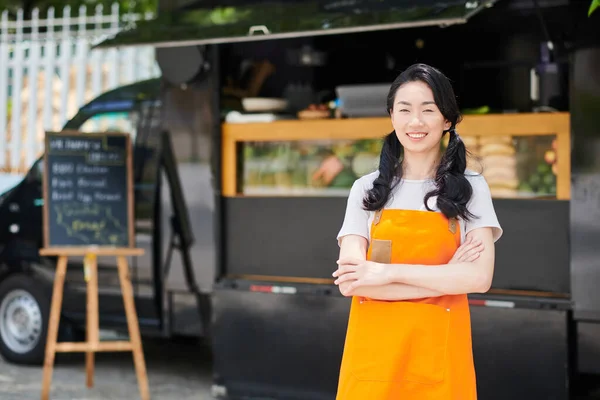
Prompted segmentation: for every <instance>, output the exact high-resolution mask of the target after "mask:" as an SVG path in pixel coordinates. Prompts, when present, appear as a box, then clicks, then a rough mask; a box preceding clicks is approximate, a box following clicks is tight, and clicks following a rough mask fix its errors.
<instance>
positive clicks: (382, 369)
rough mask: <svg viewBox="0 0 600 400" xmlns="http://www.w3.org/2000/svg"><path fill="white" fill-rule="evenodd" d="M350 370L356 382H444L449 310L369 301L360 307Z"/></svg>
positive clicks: (412, 304) (404, 303) (438, 307)
mask: <svg viewBox="0 0 600 400" xmlns="http://www.w3.org/2000/svg"><path fill="white" fill-rule="evenodd" d="M358 308H359V310H357V311H358V315H357V318H356V322H355V333H354V339H355V340H354V343H352V347H353V349H352V361H351V368H350V369H351V370H352V373H353V375H354V376H355V377H356V379H359V380H365V381H380V382H397V383H400V382H406V381H410V382H419V383H423V384H435V383H439V382H441V381H443V380H444V375H445V370H446V357H447V349H448V343H447V342H448V333H449V329H450V312H449V311H447V310H446V309H445V308H442V307H440V306H437V305H434V304H424V303H413V302H408V301H398V302H383V301H376V300H367V301H365V302H363V303H362V304H360V305H358Z"/></svg>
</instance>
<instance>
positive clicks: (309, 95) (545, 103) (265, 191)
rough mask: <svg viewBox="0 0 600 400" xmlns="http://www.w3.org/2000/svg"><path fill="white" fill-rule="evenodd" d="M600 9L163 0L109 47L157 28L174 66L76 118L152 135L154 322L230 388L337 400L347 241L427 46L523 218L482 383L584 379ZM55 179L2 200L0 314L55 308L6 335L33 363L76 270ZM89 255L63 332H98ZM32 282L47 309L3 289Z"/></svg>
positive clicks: (141, 147)
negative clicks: (183, 339)
mask: <svg viewBox="0 0 600 400" xmlns="http://www.w3.org/2000/svg"><path fill="white" fill-rule="evenodd" d="M589 3H590V2H588V1H567V0H564V1H562V0H556V1H551V0H548V1H542V0H540V1H535V2H531V1H525V0H499V1H482V2H479V1H466V0H465V1H462V0H456V1H454V0H451V1H437V0H436V1H433V0H421V1H416V0H414V1H413V0H396V1H392V0H384V1H369V0H356V1H348V2H346V1H339V2H338V1H302V2H300V1H291V2H285V3H284V2H275V1H242V0H238V1H235V0H231V1H220V2H211V1H184V0H180V1H169V2H167V1H163V2H160V6H159V14H158V17H157V18H156V19H155V20H153V21H149V22H140V23H139V24H138V25H137V26H136V27H135V28H134V29H132V30H127V31H123V32H122V33H120V34H118V35H117V36H116V37H114V38H112V39H109V40H107V41H105V42H103V43H101V44H100V46H103V47H108V46H132V45H140V44H152V45H154V46H155V48H156V59H157V62H158V64H159V66H160V69H161V71H162V76H161V78H160V79H156V80H151V81H147V82H142V83H139V84H135V85H130V86H128V87H125V88H120V89H118V90H116V91H114V92H111V93H107V94H105V95H104V96H103V97H100V98H98V99H96V100H94V101H92V102H91V103H90V104H88V105H87V106H85V107H83V108H82V110H81V111H80V112H79V113H78V115H77V116H76V117H75V118H74V119H73V120H72V121H71V122H69V124H68V126H67V127H66V128H68V129H71V130H80V131H90V132H91V131H94V130H98V129H115V130H121V131H129V132H131V133H132V135H133V136H134V143H135V153H134V157H135V163H134V171H135V174H136V175H135V176H136V181H135V196H136V241H137V243H138V245H139V246H140V247H145V248H146V249H147V250H148V251H147V252H146V256H144V257H142V258H141V259H140V260H138V261H136V262H137V264H136V262H134V264H133V266H132V271H133V272H132V279H133V281H134V288H137V290H136V305H137V307H138V313H139V314H140V324H141V325H142V328H143V330H142V332H143V333H145V334H147V335H162V336H172V335H192V336H200V337H203V338H205V339H206V341H207V343H208V344H209V345H210V347H211V350H212V354H213V360H214V394H215V395H217V396H223V397H228V398H231V399H241V398H261V399H263V398H268V399H303V400H304V399H315V400H317V399H319V400H320V399H333V398H334V395H335V389H336V384H337V374H338V368H339V363H340V361H341V355H342V348H343V341H344V336H345V330H346V323H347V316H348V311H349V305H350V301H349V299H348V298H345V297H343V296H342V295H341V294H340V293H339V291H338V290H337V287H336V286H335V285H334V284H333V279H332V277H331V273H332V272H333V270H334V269H335V261H336V259H337V256H338V247H337V245H336V242H335V236H336V234H337V232H338V230H339V228H340V226H341V222H342V219H343V215H344V211H345V207H346V197H347V195H348V193H349V189H350V186H351V185H352V183H353V182H354V180H355V179H357V178H358V177H360V176H362V175H364V174H365V173H368V172H371V171H373V170H375V169H376V168H377V162H378V152H379V149H380V146H381V138H382V137H383V136H384V135H385V134H387V133H389V132H390V131H391V130H392V127H391V123H390V121H389V118H388V117H387V113H386V110H385V97H386V94H387V90H388V88H389V85H390V83H391V81H392V80H393V79H394V78H395V76H396V75H397V74H398V73H399V71H401V70H402V69H403V68H405V67H407V66H408V65H410V64H412V63H414V62H425V63H428V64H431V65H434V66H436V67H438V68H440V69H441V70H442V71H444V72H445V73H446V74H447V75H448V76H449V77H450V78H451V80H452V81H453V83H454V86H455V90H456V93H457V96H458V100H459V104H460V106H461V108H462V111H463V114H464V120H463V121H462V122H461V123H460V124H459V125H458V128H457V130H458V132H459V133H460V135H461V137H462V138H463V140H464V141H465V143H466V145H467V148H468V150H469V151H470V152H471V153H472V154H473V157H472V158H471V159H470V166H469V167H470V168H471V169H474V170H476V171H477V170H478V171H481V173H482V174H483V175H484V176H485V178H486V180H487V181H488V184H489V185H490V188H491V190H492V195H493V198H494V206H495V209H496V212H497V214H498V218H499V220H500V223H501V225H502V227H503V228H504V235H503V237H502V238H501V240H500V241H499V242H498V243H497V246H496V254H497V256H496V268H495V274H494V280H493V284H492V288H491V289H490V290H489V292H488V293H485V294H477V295H470V304H471V318H472V330H473V346H474V357H475V363H476V369H477V377H478V391H479V396H480V397H481V398H483V399H492V400H493V399H506V398H515V399H520V398H536V399H537V398H539V399H557V400H558V399H569V398H570V396H571V395H574V394H576V392H577V391H578V390H580V388H582V387H585V386H586V381H585V379H584V378H585V377H586V376H588V375H591V376H594V375H598V374H600V357H598V354H599V353H600V339H599V338H600V335H599V333H600V325H599V322H600V293H599V292H598V291H597V290H596V287H597V284H598V283H599V282H600V265H598V263H599V261H598V260H600V257H599V256H600V250H598V246H597V245H596V242H597V238H598V237H599V236H600V213H599V212H598V210H597V206H598V198H600V197H598V196H600V192H599V189H598V188H600V165H599V164H598V161H597V160H598V157H597V154H598V152H600V149H599V148H598V144H597V143H598V140H599V138H600V136H599V135H598V129H599V128H598V127H599V126H600V119H599V118H600V68H599V67H598V65H599V63H600V22H599V21H600V20H599V18H600V15H599V14H598V13H595V14H592V15H588V9H589V6H590V4H589ZM477 39H480V40H477ZM40 173H41V171H40V170H39V169H36V166H34V167H33V168H32V170H31V171H30V173H29V174H28V175H27V177H26V178H25V180H24V181H23V183H21V184H20V185H19V186H17V187H16V188H15V189H13V190H12V191H10V192H8V193H7V194H5V195H4V198H3V199H2V203H1V204H0V215H2V218H0V221H2V225H4V228H2V230H1V232H2V236H1V238H2V243H3V244H4V248H3V252H2V257H3V260H4V264H5V266H4V267H3V268H4V270H3V271H4V272H3V274H5V275H4V276H3V278H2V281H1V282H0V310H2V305H1V304H7V306H6V307H7V308H8V306H10V305H11V304H14V302H15V301H17V300H19V299H21V301H22V303H23V305H22V307H24V308H25V307H26V306H27V304H31V299H33V301H34V302H35V301H37V304H38V305H39V306H38V307H39V311H40V312H39V315H40V316H41V317H40V318H38V320H37V321H38V322H37V324H38V325H37V326H39V328H40V334H39V335H38V336H37V339H36V340H37V342H35V343H37V344H35V345H33V346H32V344H31V343H29V347H28V348H29V349H30V350H29V352H28V353H24V354H25V356H22V355H20V354H19V352H18V351H17V350H19V349H20V348H21V349H23V348H25V347H24V346H25V345H26V344H27V343H28V342H27V340H26V339H27V338H26V339H25V340H21V341H18V340H15V341H14V343H12V347H11V346H10V343H8V344H7V343H2V341H0V350H2V354H3V355H5V356H6V355H7V354H8V355H9V357H10V358H11V359H12V360H14V361H16V362H26V361H35V360H36V357H35V355H36V353H35V351H39V348H40V347H39V346H42V347H43V345H42V344H41V343H42V342H43V335H44V329H45V321H44V320H43V317H44V315H47V310H46V308H44V307H46V306H45V305H44V303H43V298H44V295H46V294H47V293H49V292H45V291H44V289H39V288H40V287H43V286H37V284H38V282H41V281H43V280H44V279H46V280H50V282H51V278H52V274H51V272H52V262H53V260H48V259H39V257H37V256H36V254H37V246H38V243H41V239H40V237H41V235H42V232H39V231H38V230H37V227H38V226H39V221H40V220H41V210H39V209H40V208H41V207H40V206H39V202H38V203H36V201H35V200H36V199H39V198H41V195H40V191H39V180H40V178H39V174H40ZM38 214H39V218H40V219H39V220H36V218H38ZM25 215H26V216H27V218H26V219H27V221H24V220H23V216H25ZM38 240H40V241H39V242H38ZM14 243H18V244H19V246H16V245H13V244H14ZM9 244H10V245H9ZM113 270H114V268H112V266H111V265H105V266H104V268H101V272H100V277H101V279H100V285H101V289H100V293H101V296H103V297H102V298H101V300H100V305H101V314H100V316H101V323H102V324H103V325H105V326H111V327H113V328H118V327H119V326H120V324H121V325H123V323H124V318H123V313H122V306H121V305H120V303H119V302H118V301H117V299H118V296H119V293H118V292H115V291H114V285H115V284H116V282H117V281H116V275H115V274H116V273H115V272H113ZM15 271H17V272H15ZM70 271H71V272H69V273H70V274H71V275H70V276H69V277H68V278H67V289H68V290H69V291H68V294H65V302H64V311H63V316H64V319H65V323H64V324H63V325H62V326H66V327H72V329H71V330H72V331H75V332H77V330H78V327H80V326H83V324H82V323H81V320H82V315H83V310H82V308H81V307H82V306H81V304H82V303H81V302H80V301H79V302H78V300H77V299H80V298H82V297H81V296H84V295H85V293H81V287H82V282H83V273H82V272H81V269H80V268H72V269H70ZM32 276H33V277H34V278H32ZM44 277H45V278H44ZM102 278H104V280H103V279H102ZM15 281H16V282H15ZM6 282H9V283H10V284H7V283H6ZM102 282H104V283H102ZM111 286H112V287H111ZM15 288H17V289H19V290H22V291H21V292H19V293H23V291H25V292H27V293H30V294H32V296H30V297H31V298H30V299H29V300H27V299H26V300H27V301H29V303H27V301H25V300H22V299H23V297H20V298H19V297H18V296H14V294H13V295H12V296H13V297H10V296H8V298H9V299H13V298H14V299H13V300H11V301H13V303H10V302H6V301H4V302H3V300H2V296H4V297H5V298H6V297H7V295H6V294H7V293H8V294H10V293H14V290H12V291H11V289H15ZM78 296H79V297H78ZM15 299H16V300H15ZM78 305H79V308H78ZM14 307H16V306H14ZM30 309H31V307H30ZM45 310H46V311H45ZM2 311H3V310H2ZM45 312H46V314H45ZM1 314H2V312H0V315H1ZM31 314H32V315H38V314H36V313H35V307H33V311H31ZM2 326H9V324H8V323H3V322H2V321H0V327H2ZM4 329H5V331H6V330H7V329H6V328H4ZM68 333H69V332H66V333H65V334H68ZM1 334H2V330H1V329H0V337H2V335H1ZM17 336H18V335H17ZM17 338H18V337H17ZM31 341H32V340H30V341H29V342H31ZM23 343H25V344H23ZM19 345H21V346H22V347H19ZM36 346H38V347H36ZM7 349H8V351H7ZM15 349H16V350H15ZM11 352H12V353H11ZM40 354H43V353H40ZM37 360H38V361H39V356H38V358H37Z"/></svg>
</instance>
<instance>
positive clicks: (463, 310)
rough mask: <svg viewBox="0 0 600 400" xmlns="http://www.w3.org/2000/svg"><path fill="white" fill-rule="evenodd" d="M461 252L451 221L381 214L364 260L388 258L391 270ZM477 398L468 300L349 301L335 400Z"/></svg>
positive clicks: (422, 214)
mask: <svg viewBox="0 0 600 400" xmlns="http://www.w3.org/2000/svg"><path fill="white" fill-rule="evenodd" d="M459 246H460V228H459V224H458V222H457V221H456V220H454V219H452V220H448V219H447V218H446V217H445V216H444V215H443V214H441V213H438V212H431V211H415V210H383V211H382V212H380V213H376V215H375V219H374V221H373V223H372V226H371V240H370V245H369V249H368V252H367V259H369V260H372V259H373V255H374V252H376V253H379V254H378V255H377V257H376V259H380V257H381V256H382V253H386V252H387V253H388V256H387V257H388V258H389V259H390V261H389V263H391V264H423V265H436V264H445V263H447V262H448V261H450V259H451V258H452V256H453V255H454V253H455V252H456V249H457V248H458V247H459ZM383 257H385V255H384V256H383ZM476 398H477V393H476V385H475V369H474V366H473V355H472V345H471V320H470V313H469V303H468V300H467V295H447V296H441V297H435V298H425V299H418V300H406V301H379V300H373V299H367V298H361V297H354V298H353V299H352V305H351V309H350V316H349V320H348V329H347V333H346V342H345V346H344V355H343V358H342V365H341V369H340V379H339V384H338V392H337V397H336V400H398V399H400V400H475V399H476Z"/></svg>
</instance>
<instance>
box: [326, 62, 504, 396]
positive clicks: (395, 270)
mask: <svg viewBox="0 0 600 400" xmlns="http://www.w3.org/2000/svg"><path fill="white" fill-rule="evenodd" d="M387 109H388V111H389V113H390V116H391V122H392V125H393V128H394V131H393V132H392V133H390V134H389V135H388V136H387V137H386V138H385V142H384V145H383V149H382V151H381V158H380V164H379V170H378V171H375V172H373V173H371V174H369V175H366V176H364V177H362V178H360V179H358V180H357V181H356V182H355V183H354V185H353V186H352V189H351V192H350V196H349V198H348V205H347V209H346V214H345V218H344V222H343V225H342V228H341V230H340V232H339V234H338V243H339V244H340V259H339V261H338V269H337V270H336V271H335V272H334V273H333V276H334V277H335V278H336V281H335V283H336V284H337V285H339V289H340V291H341V292H342V294H344V295H345V296H351V297H352V305H351V311H350V317H349V322H348V330H347V334H346V343H345V347H344V356H343V359H342V365H341V370H340V379H339V385H338V393H337V400H367V399H368V400H392V399H394V400H397V399H402V400H474V399H476V397H477V394H476V385H475V370H474V366H473V356H472V345H471V325H470V315H469V304H468V300H467V293H483V292H486V291H487V290H488V289H489V287H490V285H491V281H492V276H493V271H494V243H495V241H496V240H498V239H499V238H500V236H501V235H502V229H501V227H500V225H499V223H498V219H497V217H496V213H495V211H494V208H493V204H492V199H491V194H490V190H489V187H488V185H487V183H486V181H485V179H484V178H483V177H482V176H481V175H478V174H475V173H472V172H469V171H465V169H466V163H467V162H466V149H465V146H464V144H463V143H462V141H461V139H460V137H459V135H458V133H457V132H456V125H457V124H458V123H459V122H460V112H459V108H458V105H457V103H456V98H455V95H454V91H453V90H452V85H451V84H450V82H449V80H448V79H447V78H446V77H445V76H444V75H443V74H442V73H441V72H440V71H438V70H437V69H435V68H432V67H430V66H428V65H424V64H416V65H413V66H411V67H410V68H408V69H407V70H406V71H404V72H403V73H402V74H400V76H398V78H397V79H396V80H395V81H394V82H393V83H392V86H391V88H390V91H389V95H388V99H387ZM444 135H450V136H449V143H448V146H447V148H446V150H445V151H444V152H443V153H441V152H440V149H441V141H442V138H443V136H444Z"/></svg>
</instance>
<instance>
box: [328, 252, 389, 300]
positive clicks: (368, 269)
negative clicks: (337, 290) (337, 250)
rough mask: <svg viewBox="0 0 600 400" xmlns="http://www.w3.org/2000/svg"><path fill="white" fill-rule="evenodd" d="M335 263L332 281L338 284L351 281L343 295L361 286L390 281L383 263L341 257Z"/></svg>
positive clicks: (382, 283) (376, 284) (377, 284)
mask: <svg viewBox="0 0 600 400" xmlns="http://www.w3.org/2000/svg"><path fill="white" fill-rule="evenodd" d="M337 264H338V269H337V270H336V271H335V272H334V273H333V276H334V277H336V278H337V279H336V280H335V282H334V283H335V284H336V285H340V284H342V283H344V282H351V283H350V284H349V285H347V287H346V290H345V291H344V292H343V293H342V294H343V295H344V296H348V295H349V294H351V293H352V291H354V290H355V289H356V288H358V287H361V286H380V285H385V284H388V283H390V282H389V277H388V275H387V274H386V271H385V266H384V264H380V263H376V262H373V261H365V260H360V259H356V258H342V259H340V260H338V262H337ZM345 286H346V285H345Z"/></svg>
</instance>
